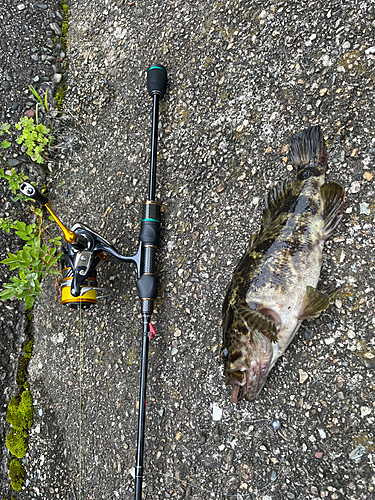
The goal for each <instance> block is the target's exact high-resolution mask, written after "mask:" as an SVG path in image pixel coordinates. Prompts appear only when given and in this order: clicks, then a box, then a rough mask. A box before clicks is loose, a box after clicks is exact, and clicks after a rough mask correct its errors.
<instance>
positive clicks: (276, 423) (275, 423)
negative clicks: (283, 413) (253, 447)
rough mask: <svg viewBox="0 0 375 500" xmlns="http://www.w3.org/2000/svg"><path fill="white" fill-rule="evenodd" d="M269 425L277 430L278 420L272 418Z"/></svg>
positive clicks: (279, 425) (278, 426)
mask: <svg viewBox="0 0 375 500" xmlns="http://www.w3.org/2000/svg"><path fill="white" fill-rule="evenodd" d="M271 425H272V427H273V429H274V430H275V431H277V430H278V429H280V427H281V424H280V421H279V420H277V419H276V418H274V419H273V420H272V422H271Z"/></svg>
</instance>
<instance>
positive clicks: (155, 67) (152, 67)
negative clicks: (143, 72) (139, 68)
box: [147, 66, 165, 71]
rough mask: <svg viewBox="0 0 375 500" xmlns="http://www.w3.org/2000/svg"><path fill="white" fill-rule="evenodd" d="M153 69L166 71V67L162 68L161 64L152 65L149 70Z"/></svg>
mask: <svg viewBox="0 0 375 500" xmlns="http://www.w3.org/2000/svg"><path fill="white" fill-rule="evenodd" d="M151 69H162V70H163V71H165V68H162V67H161V66H150V67H149V68H148V70H147V71H150V70H151Z"/></svg>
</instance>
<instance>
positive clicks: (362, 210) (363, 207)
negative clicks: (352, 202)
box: [359, 203, 371, 215]
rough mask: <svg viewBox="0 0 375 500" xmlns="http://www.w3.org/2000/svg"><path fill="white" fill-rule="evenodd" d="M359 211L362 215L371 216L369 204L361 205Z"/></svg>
mask: <svg viewBox="0 0 375 500" xmlns="http://www.w3.org/2000/svg"><path fill="white" fill-rule="evenodd" d="M359 211H360V213H361V214H364V215H370V213H371V210H370V206H369V204H368V203H360V204H359Z"/></svg>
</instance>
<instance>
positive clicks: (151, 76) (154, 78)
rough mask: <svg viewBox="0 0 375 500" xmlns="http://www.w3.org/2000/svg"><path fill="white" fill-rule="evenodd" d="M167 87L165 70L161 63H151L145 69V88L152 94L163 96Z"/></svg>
mask: <svg viewBox="0 0 375 500" xmlns="http://www.w3.org/2000/svg"><path fill="white" fill-rule="evenodd" d="M166 89H167V70H166V69H165V68H164V66H162V65H161V64H151V66H150V67H149V68H148V70H147V90H148V93H149V94H150V95H151V96H153V95H155V94H158V95H160V96H161V97H164V94H165V91H166Z"/></svg>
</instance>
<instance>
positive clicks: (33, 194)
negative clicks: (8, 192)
mask: <svg viewBox="0 0 375 500" xmlns="http://www.w3.org/2000/svg"><path fill="white" fill-rule="evenodd" d="M20 191H21V193H22V194H23V195H25V196H27V197H28V198H32V199H33V200H35V201H37V202H38V203H40V204H41V205H47V203H48V198H46V197H45V196H44V195H43V194H42V193H41V192H40V191H38V190H37V188H36V187H34V186H33V185H32V184H29V183H28V182H23V183H22V184H21V186H20Z"/></svg>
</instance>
